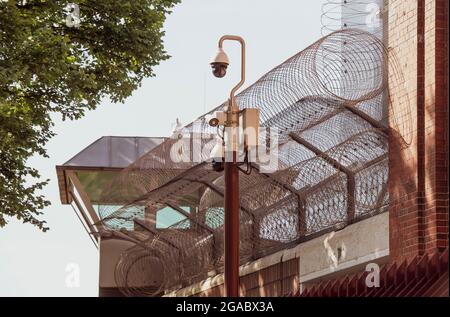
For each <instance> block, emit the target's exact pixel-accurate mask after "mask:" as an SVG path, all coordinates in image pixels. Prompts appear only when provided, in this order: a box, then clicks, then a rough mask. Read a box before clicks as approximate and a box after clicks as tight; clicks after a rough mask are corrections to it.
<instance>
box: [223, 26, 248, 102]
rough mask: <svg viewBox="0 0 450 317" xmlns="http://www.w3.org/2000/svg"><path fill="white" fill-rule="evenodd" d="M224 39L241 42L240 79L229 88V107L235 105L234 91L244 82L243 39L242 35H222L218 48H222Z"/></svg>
mask: <svg viewBox="0 0 450 317" xmlns="http://www.w3.org/2000/svg"><path fill="white" fill-rule="evenodd" d="M225 41H237V42H239V43H240V44H241V81H240V82H239V83H238V84H237V85H236V86H235V87H234V88H233V89H232V90H231V93H230V100H231V107H236V106H237V105H236V103H235V102H234V101H235V95H236V92H237V91H238V90H239V88H241V87H242V85H244V82H245V41H244V39H243V38H242V37H240V36H237V35H224V36H222V37H221V38H220V40H219V48H223V43H224V42H225Z"/></svg>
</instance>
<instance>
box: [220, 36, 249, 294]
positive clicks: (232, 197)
mask: <svg viewBox="0 0 450 317" xmlns="http://www.w3.org/2000/svg"><path fill="white" fill-rule="evenodd" d="M225 41H238V42H239V43H240V44H241V57H242V61H241V81H240V82H239V83H238V84H237V85H236V86H235V87H234V88H233V89H232V90H231V93H230V107H228V108H229V109H228V111H227V122H226V124H225V133H231V135H228V139H229V140H231V146H232V149H231V152H232V157H231V160H230V158H228V159H227V158H225V163H224V176H225V197H224V198H225V199H224V200H225V203H224V205H225V215H224V218H225V228H224V229H225V292H226V296H227V297H239V264H240V261H239V239H240V238H239V209H240V206H239V201H240V198H239V168H238V165H237V158H238V155H237V153H238V135H237V133H238V127H239V107H238V105H237V104H236V100H235V94H236V92H237V91H238V90H239V88H241V87H242V85H243V84H244V82H245V41H244V39H243V38H242V37H240V36H235V35H225V36H222V37H221V38H220V40H219V48H223V43H224V42H225ZM227 128H228V129H227Z"/></svg>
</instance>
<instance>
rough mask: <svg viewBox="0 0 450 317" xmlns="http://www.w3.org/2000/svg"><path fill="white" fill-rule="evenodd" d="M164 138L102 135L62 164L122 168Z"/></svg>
mask: <svg viewBox="0 0 450 317" xmlns="http://www.w3.org/2000/svg"><path fill="white" fill-rule="evenodd" d="M164 140H165V138H150V137H120V136H104V137H101V138H100V139H98V140H96V141H95V142H93V143H92V144H91V145H89V146H88V147H86V148H85V149H84V150H82V151H81V152H79V153H78V154H76V155H75V156H74V157H72V158H71V159H70V160H68V161H67V162H66V163H64V164H63V166H72V167H73V166H77V167H101V168H124V167H127V166H128V165H130V164H131V163H133V162H135V161H136V160H137V159H138V158H139V157H141V156H142V155H143V154H145V153H147V152H148V151H150V150H151V149H153V148H154V147H155V146H157V145H159V144H161V143H162V142H163V141H164Z"/></svg>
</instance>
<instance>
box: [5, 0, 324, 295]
mask: <svg viewBox="0 0 450 317" xmlns="http://www.w3.org/2000/svg"><path fill="white" fill-rule="evenodd" d="M74 2H76V1H74ZM323 2H324V0H319V1H317V0H280V1H274V0H226V1H224V0H184V1H183V3H182V4H180V5H178V6H177V7H176V8H175V9H174V12H173V13H172V15H170V16H169V17H168V19H167V22H166V24H165V31H166V36H165V38H164V40H165V48H166V50H167V51H168V53H169V54H170V55H171V56H172V58H171V59H170V60H168V61H165V62H163V63H162V64H161V65H160V66H158V67H157V68H156V69H155V73H156V77H154V78H151V79H146V80H145V81H144V82H143V85H142V87H141V88H140V89H139V90H137V91H135V93H134V94H133V96H132V97H130V98H129V99H128V100H127V101H126V102H125V103H124V104H111V103H110V102H108V101H105V102H103V103H102V104H101V105H100V106H99V107H98V109H97V110H95V111H92V112H89V113H87V114H86V116H85V117H84V118H83V119H82V120H78V121H75V122H61V120H60V119H59V118H57V117H55V121H56V126H55V131H56V132H57V136H56V137H55V138H53V139H52V140H51V141H50V142H49V143H48V145H47V148H48V154H49V155H50V159H42V158H34V159H33V160H32V162H31V164H32V165H33V166H34V167H36V168H37V169H39V170H40V172H41V174H42V176H43V178H44V179H46V178H50V179H51V182H50V184H49V185H48V186H47V187H46V189H45V191H44V195H46V196H47V198H48V199H50V200H51V202H52V205H51V206H50V207H48V208H47V209H46V210H45V215H44V216H43V219H45V220H47V221H48V225H49V226H50V229H51V230H50V231H49V232H48V233H46V234H44V233H41V232H40V231H38V229H35V228H34V227H32V226H30V225H28V224H26V225H23V224H21V223H19V222H18V221H15V220H11V221H10V224H9V225H8V226H6V228H3V229H0V296H97V295H98V252H97V249H96V248H95V247H94V245H93V244H92V242H91V241H90V239H89V237H88V235H87V234H86V232H85V231H84V229H83V227H82V226H81V224H80V222H79V220H78V219H77V217H76V215H75V213H74V212H73V210H72V208H71V207H70V206H63V205H61V203H60V200H59V193H58V186H57V180H56V171H55V166H56V165H61V164H63V163H64V162H66V161H67V160H69V159H70V158H71V157H72V156H74V155H75V154H77V153H78V152H79V151H81V150H82V149H83V148H85V147H86V146H88V145H89V144H90V143H92V142H93V141H95V140H96V139H98V138H100V137H101V136H108V135H113V136H154V137H156V136H168V135H169V133H170V131H171V125H172V123H173V122H175V119H176V118H179V119H180V120H181V121H182V122H183V123H184V124H187V123H189V122H191V121H193V120H194V119H195V118H197V117H199V116H200V115H201V114H202V113H204V112H206V111H207V110H208V109H211V108H213V107H216V106H217V105H219V104H220V103H221V102H222V101H224V100H226V98H227V95H228V91H229V89H230V88H231V87H232V86H233V84H234V83H235V82H236V81H237V79H238V76H239V47H238V46H237V45H235V44H233V43H226V50H227V52H229V56H230V59H231V66H230V69H229V72H228V73H229V76H227V78H226V79H223V80H217V79H215V78H214V77H213V76H212V74H211V72H210V68H209V65H208V62H209V60H210V58H211V56H212V55H213V54H214V53H215V51H216V47H217V40H218V39H219V37H220V36H221V35H223V34H236V35H241V36H243V37H244V38H245V40H246V42H247V83H246V86H247V85H250V84H251V83H253V82H254V81H255V80H257V79H258V78H259V77H261V76H262V75H263V74H264V73H266V72H267V71H269V70H270V69H272V68H273V67H275V66H276V65H278V64H280V63H281V62H283V61H284V60H285V59H287V58H288V57H290V56H292V55H294V54H295V53H297V52H299V51H301V50H302V49H304V48H305V47H306V46H308V45H309V44H311V43H313V42H314V41H316V40H317V39H319V38H320V36H321V22H320V21H321V19H320V17H321V6H322V3H323ZM81 14H82V12H81ZM71 264H75V265H77V266H78V267H79V268H80V286H79V287H76V288H70V287H67V286H66V277H67V272H66V269H68V268H70V265H71Z"/></svg>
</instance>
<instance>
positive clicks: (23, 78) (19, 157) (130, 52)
mask: <svg viewBox="0 0 450 317" xmlns="http://www.w3.org/2000/svg"><path fill="white" fill-rule="evenodd" d="M178 2H179V0H120V1H117V0H72V1H51V0H34V1H33V0H28V1H25V0H22V1H12V0H0V227H2V226H4V225H6V223H7V217H16V218H18V219H19V220H22V221H23V222H29V223H32V224H33V225H35V226H37V227H39V228H40V229H41V230H43V231H46V230H47V229H48V228H46V222H45V221H42V220H39V219H38V218H39V216H40V215H41V214H42V209H43V208H44V207H46V206H48V205H49V204H50V203H49V201H47V200H46V198H45V197H43V196H42V195H40V194H39V192H40V190H41V189H42V188H43V187H44V186H45V185H46V184H47V182H48V180H47V181H42V180H41V179H40V175H39V172H38V171H37V170H36V169H34V168H32V167H30V166H28V165H27V161H28V159H29V158H30V157H31V156H33V155H41V156H44V157H46V156H47V154H46V149H45V145H46V143H47V142H48V140H49V139H50V138H51V137H52V136H54V133H53V132H52V126H53V123H52V120H51V114H52V113H58V114H60V115H61V116H62V118H63V119H64V120H65V119H71V120H73V119H78V118H81V117H82V116H83V115H84V114H85V112H86V111H87V110H92V109H95V108H96V106H97V105H98V104H99V102H100V101H101V100H102V99H103V98H105V97H108V98H110V99H111V100H112V101H113V102H123V101H124V100H125V98H127V97H128V96H130V95H131V93H132V92H133V91H134V90H136V89H137V88H138V87H139V86H140V84H141V82H142V80H143V78H145V77H151V76H154V72H153V68H154V66H156V65H158V64H159V63H160V62H161V61H163V60H166V59H167V58H168V57H169V56H168V55H167V53H166V52H165V51H164V47H163V42H162V37H163V36H164V31H163V23H164V21H165V18H166V16H167V14H169V13H170V11H171V9H172V8H173V6H174V5H175V4H176V3H178ZM73 4H75V6H74V5H73ZM78 9H79V14H78Z"/></svg>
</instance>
